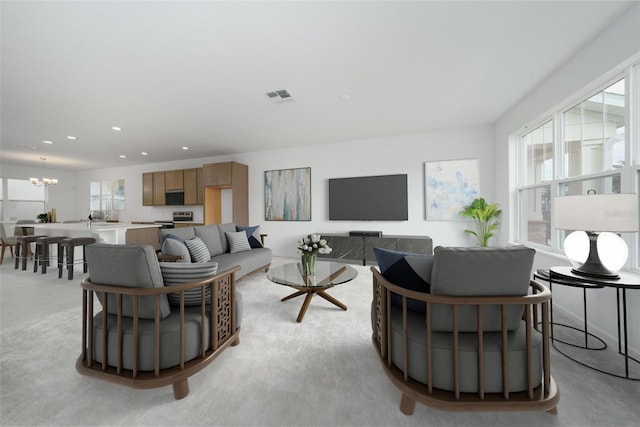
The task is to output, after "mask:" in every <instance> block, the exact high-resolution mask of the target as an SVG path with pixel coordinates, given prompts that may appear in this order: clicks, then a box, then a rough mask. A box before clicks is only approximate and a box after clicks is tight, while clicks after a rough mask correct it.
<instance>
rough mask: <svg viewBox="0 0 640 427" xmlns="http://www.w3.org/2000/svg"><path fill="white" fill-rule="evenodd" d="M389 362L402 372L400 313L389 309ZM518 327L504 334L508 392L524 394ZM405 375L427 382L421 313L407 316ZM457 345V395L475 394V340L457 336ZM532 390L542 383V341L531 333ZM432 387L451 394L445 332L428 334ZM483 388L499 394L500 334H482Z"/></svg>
mask: <svg viewBox="0 0 640 427" xmlns="http://www.w3.org/2000/svg"><path fill="white" fill-rule="evenodd" d="M391 310H392V315H391V317H392V320H391V340H392V341H391V343H392V346H391V347H392V349H391V358H392V360H393V363H394V364H395V365H396V366H397V367H398V368H399V369H400V370H401V371H403V370H404V369H403V366H404V365H403V363H404V362H403V360H404V359H403V341H402V339H403V338H402V336H403V335H402V310H401V309H399V308H395V307H392V309H391ZM521 322H522V327H520V328H517V329H516V330H514V331H511V332H509V333H508V340H509V344H508V345H509V351H508V359H509V365H508V366H509V369H508V375H509V382H508V384H509V391H511V392H518V391H524V390H527V375H526V372H527V369H526V368H527V352H526V335H525V327H524V321H521ZM408 328H409V329H408V330H409V334H408V335H409V340H408V348H409V349H408V355H409V363H408V366H409V369H408V374H409V376H410V377H411V378H413V379H415V380H416V381H420V382H421V383H425V384H426V382H427V363H426V361H427V344H426V329H427V328H426V321H425V315H424V314H423V313H416V312H412V311H409V312H408ZM459 339H460V341H459V345H460V365H459V366H460V391H462V392H463V393H475V392H477V391H478V336H477V334H475V333H461V334H460V335H459ZM532 347H533V352H532V355H533V361H532V366H533V378H534V387H535V386H538V385H540V383H541V380H542V368H541V367H542V339H541V335H540V334H539V333H538V332H536V331H534V332H533V333H532ZM432 349H433V352H432V357H433V368H434V369H433V386H434V387H436V388H439V389H443V390H450V391H453V390H454V383H453V368H454V366H453V357H452V354H453V353H452V352H453V350H452V349H453V339H452V334H451V333H448V332H433V333H432ZM483 354H484V387H485V392H487V393H499V392H502V391H503V390H502V388H503V387H502V335H501V333H500V332H489V333H485V334H484V352H483Z"/></svg>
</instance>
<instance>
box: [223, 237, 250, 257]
mask: <svg viewBox="0 0 640 427" xmlns="http://www.w3.org/2000/svg"><path fill="white" fill-rule="evenodd" d="M225 234H226V235H227V241H228V242H229V253H232V254H233V253H236V252H244V251H250V250H251V246H249V240H248V239H247V233H245V232H244V231H232V232H228V231H227V232H226V233H225Z"/></svg>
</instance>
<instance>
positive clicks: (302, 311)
mask: <svg viewBox="0 0 640 427" xmlns="http://www.w3.org/2000/svg"><path fill="white" fill-rule="evenodd" d="M302 295H305V297H304V302H303V303H302V307H301V308H300V313H298V318H297V319H296V321H297V322H302V319H303V318H304V315H305V314H306V313H307V308H309V304H310V303H311V298H313V296H314V295H318V296H320V297H322V298H324V299H326V300H327V301H329V302H330V303H332V304H334V305H336V306H338V307H340V308H341V309H343V310H345V311H346V310H347V306H346V305H344V304H343V303H341V302H340V301H338V300H337V299H335V298H334V297H332V296H331V295H329V294H328V293H326V292H325V290H324V289H322V288H321V289H313V288H311V289H305V290H302V291H296V292H294V293H292V294H291V295H288V296H286V297H284V298H282V299H281V300H280V301H288V300H290V299H293V298H297V297H299V296H302Z"/></svg>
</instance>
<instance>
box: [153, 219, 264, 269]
mask: <svg viewBox="0 0 640 427" xmlns="http://www.w3.org/2000/svg"><path fill="white" fill-rule="evenodd" d="M245 235H246V241H245V240H244V236H245ZM195 238H198V239H199V240H201V241H202V242H203V243H204V245H205V246H206V252H207V254H206V256H205V258H208V259H206V260H205V259H199V261H215V262H217V263H218V271H224V270H226V269H228V268H231V267H233V266H235V265H239V266H240V270H239V271H238V272H237V273H236V280H240V279H242V278H243V277H245V276H247V275H249V274H251V273H255V272H257V271H260V270H264V271H269V268H270V266H271V259H272V252H271V249H269V248H265V247H263V246H262V241H261V239H260V228H259V227H257V226H256V227H237V226H236V225H235V224H234V223H226V224H211V225H202V226H191V227H180V228H163V229H160V244H161V248H162V249H161V251H162V254H163V255H178V256H182V259H180V260H179V261H178V262H194V261H197V260H196V259H192V258H194V257H193V253H194V252H193V250H190V248H189V247H188V245H189V246H192V247H193V246H194V245H192V243H194V242H195V240H197V239H195ZM194 239H195V240H194ZM201 255H202V254H201V253H200V254H198V256H201Z"/></svg>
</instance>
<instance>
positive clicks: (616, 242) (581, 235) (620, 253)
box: [564, 231, 629, 273]
mask: <svg viewBox="0 0 640 427" xmlns="http://www.w3.org/2000/svg"><path fill="white" fill-rule="evenodd" d="M589 248H590V246H589V236H588V235H587V233H586V232H584V231H574V232H573V233H571V234H569V235H568V236H567V237H566V238H565V240H564V252H565V254H566V255H567V258H569V262H571V265H573V267H574V268H579V267H580V266H582V265H583V264H584V263H585V262H586V261H587V258H588V257H589ZM597 248H598V256H599V257H600V261H601V262H602V265H603V266H604V267H605V268H606V269H607V270H609V271H611V272H612V273H616V272H618V271H620V269H621V268H622V267H624V265H625V263H626V262H627V258H628V257H629V249H628V248H627V244H626V243H625V241H624V240H623V239H622V238H621V237H620V236H618V235H617V234H615V233H609V232H602V233H599V234H598V240H597Z"/></svg>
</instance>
